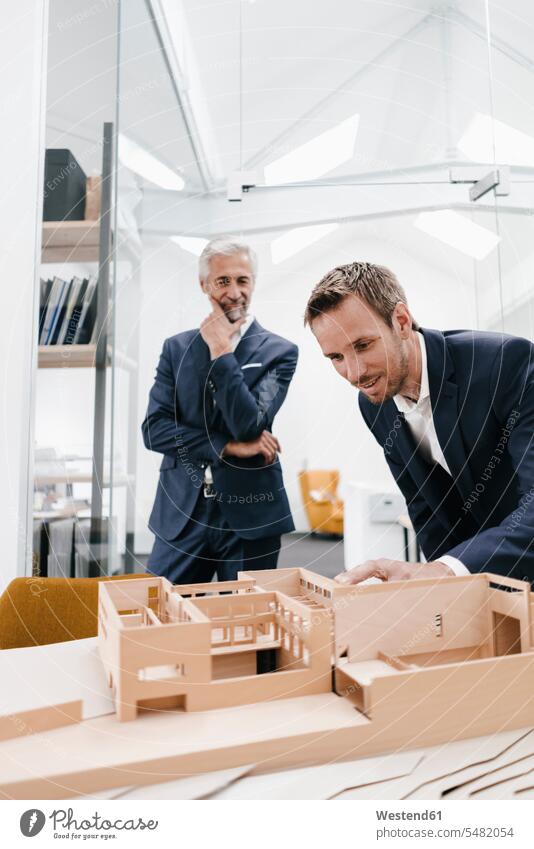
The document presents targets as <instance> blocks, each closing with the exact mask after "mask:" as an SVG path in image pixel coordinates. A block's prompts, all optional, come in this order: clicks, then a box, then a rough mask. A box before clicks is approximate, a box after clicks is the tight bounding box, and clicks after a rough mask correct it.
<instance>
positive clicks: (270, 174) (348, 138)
mask: <svg viewBox="0 0 534 849" xmlns="http://www.w3.org/2000/svg"><path fill="white" fill-rule="evenodd" d="M359 121H360V116H359V115H352V116H351V117H350V118H347V119H346V120H345V121H342V122H341V124H337V125H336V126H335V127H331V128H330V129H329V130H326V131H325V132H324V133H321V135H320V136H315V138H313V139H311V140H310V141H308V142H306V143H305V144H301V145H300V146H299V147H296V148H295V149H294V150H292V151H291V152H290V153H286V154H285V155H284V156H281V157H280V158H279V159H275V160H274V162H271V163H270V164H269V165H266V166H265V169H264V173H265V183H266V184H267V185H268V186H273V185H279V184H280V183H298V182H301V181H303V180H316V179H317V178H318V177H321V176H322V175H323V174H326V173H327V172H328V171H332V169H333V168H337V166H338V165H341V163H342V162H346V161H347V160H348V159H352V157H353V155H354V142H355V141H356V134H357V132H358V124H359Z"/></svg>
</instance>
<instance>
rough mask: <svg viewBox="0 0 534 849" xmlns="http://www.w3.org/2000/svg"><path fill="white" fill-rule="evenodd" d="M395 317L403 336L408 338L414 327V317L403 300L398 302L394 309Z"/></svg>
mask: <svg viewBox="0 0 534 849" xmlns="http://www.w3.org/2000/svg"><path fill="white" fill-rule="evenodd" d="M393 319H394V321H396V322H397V325H398V328H399V330H400V332H401V336H402V338H404V339H406V338H407V337H408V335H409V333H410V330H411V328H412V317H411V315H410V310H409V309H408V307H407V306H406V304H403V303H402V302H399V303H398V304H396V306H395V309H394V310H393Z"/></svg>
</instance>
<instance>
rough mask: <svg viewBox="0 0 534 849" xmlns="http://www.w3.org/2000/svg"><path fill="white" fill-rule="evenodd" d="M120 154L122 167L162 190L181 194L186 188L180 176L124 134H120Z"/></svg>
mask: <svg viewBox="0 0 534 849" xmlns="http://www.w3.org/2000/svg"><path fill="white" fill-rule="evenodd" d="M118 153H119V160H120V162H121V163H122V165H125V166H126V168H129V169H130V171H133V172H134V173H135V174H138V175H139V176H140V177H143V178H144V179H145V180H148V181H149V182H150V183H154V185H156V186H159V187H160V188H162V189H173V190H174V191H175V192H180V191H182V189H183V188H184V186H185V182H184V180H183V178H182V177H181V176H180V174H177V173H176V171H172V170H171V169H170V168H169V167H168V166H167V165H164V164H163V162H161V161H160V160H159V159H157V158H156V157H155V156H153V154H152V153H149V152H148V150H145V149H144V148H143V147H141V146H140V145H138V144H137V142H134V141H132V139H129V138H128V137H127V136H125V135H123V133H119V150H118Z"/></svg>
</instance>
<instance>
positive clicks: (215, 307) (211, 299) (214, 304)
mask: <svg viewBox="0 0 534 849" xmlns="http://www.w3.org/2000/svg"><path fill="white" fill-rule="evenodd" d="M208 298H209V302H210V304H211V305H212V307H213V312H214V313H215V315H221V314H222V315H224V310H223V308H222V307H221V305H220V303H219V301H216V300H215V298H214V297H213V295H208Z"/></svg>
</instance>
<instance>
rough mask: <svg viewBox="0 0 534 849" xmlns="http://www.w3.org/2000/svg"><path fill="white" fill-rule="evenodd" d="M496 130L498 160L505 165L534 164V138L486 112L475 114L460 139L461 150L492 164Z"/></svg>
mask: <svg viewBox="0 0 534 849" xmlns="http://www.w3.org/2000/svg"><path fill="white" fill-rule="evenodd" d="M494 133H495V162H498V163H502V164H503V165H531V166H534V138H533V137H532V136H529V135H527V133H523V132H522V130H516V128H515V127H512V126H510V124H506V123H505V122H504V121H498V120H497V119H496V118H494V119H492V117H491V115H484V114H483V113H482V112H476V113H475V115H474V117H473V119H472V120H471V123H470V124H469V126H468V128H467V130H466V131H465V133H464V134H463V136H462V138H461V139H460V141H459V142H458V149H459V150H461V151H462V153H463V154H465V156H467V157H468V158H469V159H472V160H474V161H475V162H490V163H492V162H493V161H494V155H493V134H494Z"/></svg>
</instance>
